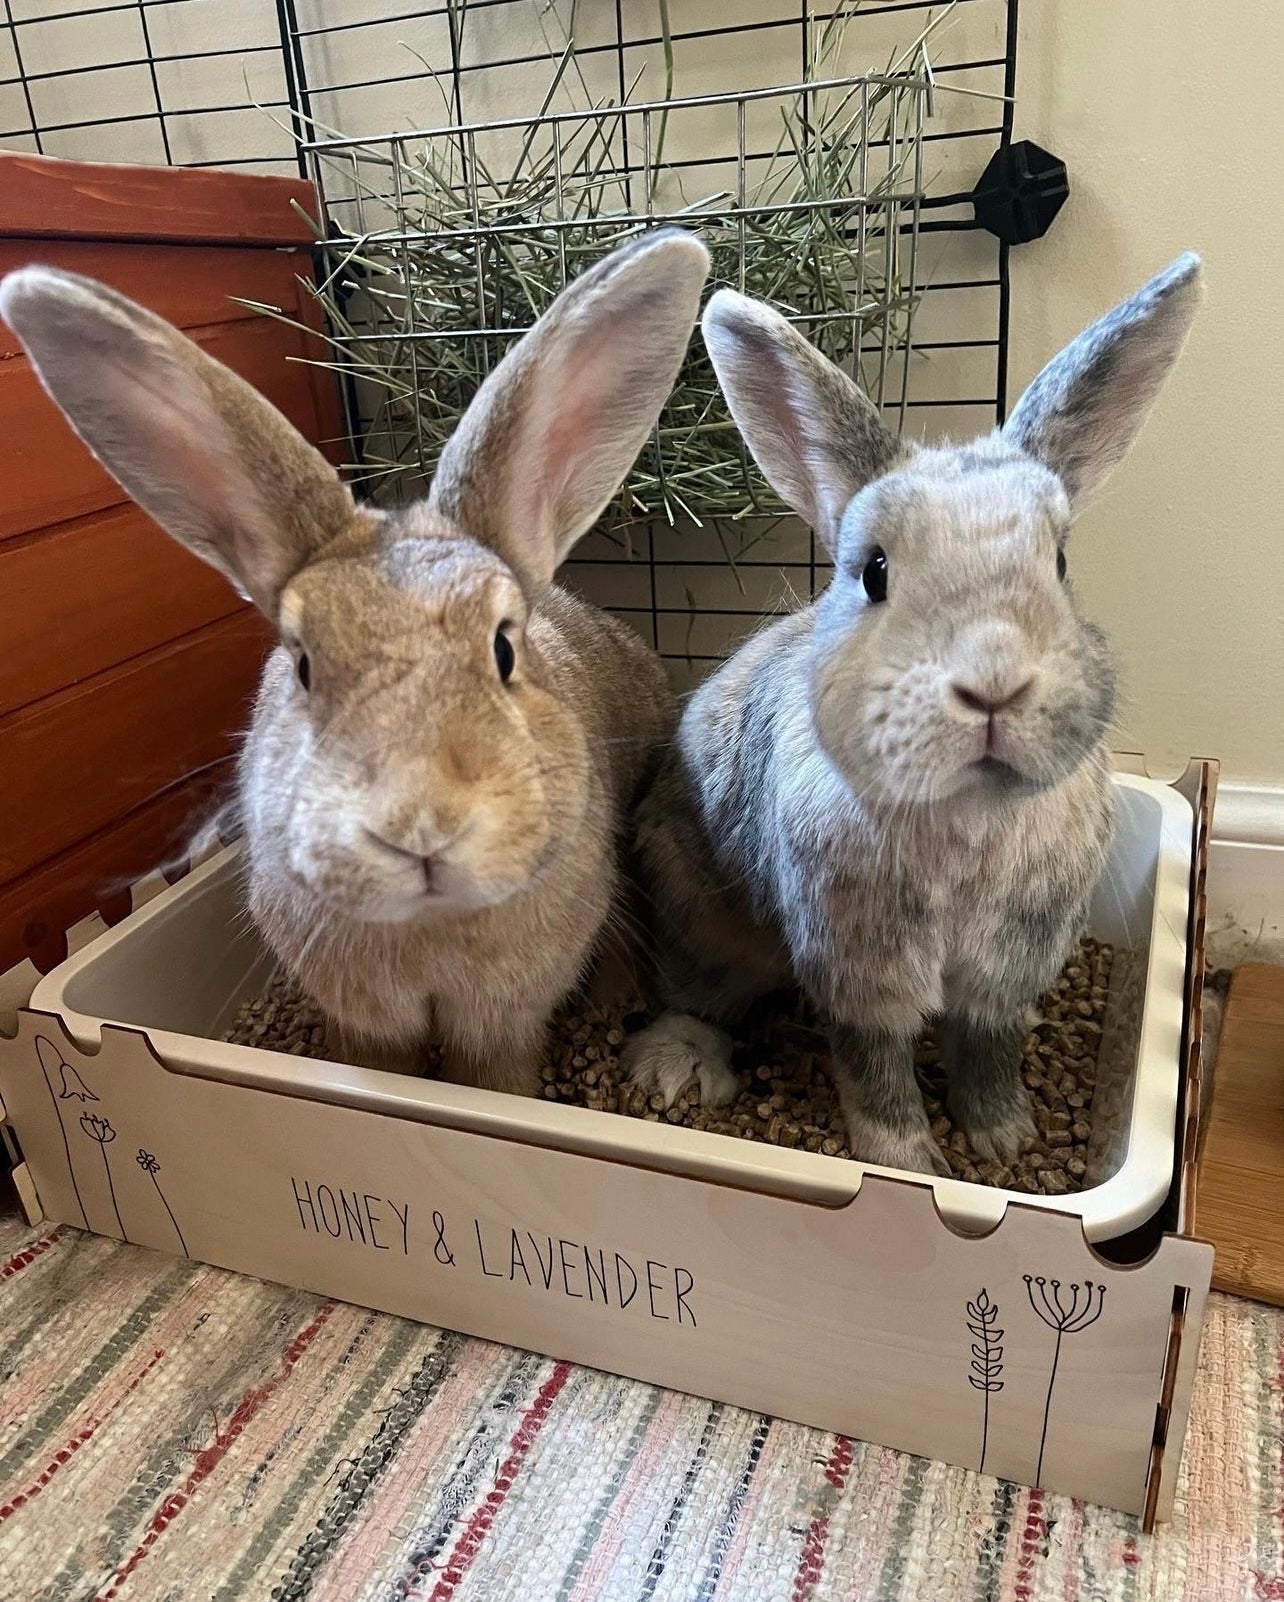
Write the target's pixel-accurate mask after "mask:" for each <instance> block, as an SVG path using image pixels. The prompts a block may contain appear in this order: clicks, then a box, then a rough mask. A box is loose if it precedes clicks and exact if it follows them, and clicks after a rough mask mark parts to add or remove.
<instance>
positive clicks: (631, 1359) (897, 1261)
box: [0, 892, 1211, 1512]
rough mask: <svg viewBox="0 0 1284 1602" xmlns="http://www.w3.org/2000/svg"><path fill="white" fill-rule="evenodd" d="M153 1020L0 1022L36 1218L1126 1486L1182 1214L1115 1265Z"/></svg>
mask: <svg viewBox="0 0 1284 1602" xmlns="http://www.w3.org/2000/svg"><path fill="white" fill-rule="evenodd" d="M180 894H181V892H180ZM122 947H123V942H122ZM124 971H125V970H124V969H123V968H122V970H121V972H122V974H123V973H124ZM94 1032H95V1033H96V1030H95V1031H94ZM153 1041H154V1046H153V1045H150V1044H149V1040H148V1038H147V1037H146V1036H144V1035H143V1034H141V1033H138V1032H134V1031H124V1030H121V1029H118V1028H114V1027H112V1026H110V1025H108V1026H106V1027H104V1028H103V1029H102V1039H101V1046H99V1045H98V1044H97V1043H96V1042H95V1044H94V1045H93V1046H91V1047H88V1048H85V1047H83V1046H81V1045H78V1044H77V1043H76V1042H75V1041H74V1040H73V1039H72V1038H71V1037H70V1035H69V1034H68V1033H67V1032H66V1031H65V1029H64V1028H63V1026H62V1025H61V1024H60V1023H59V1021H58V1020H57V1019H56V1018H54V1017H52V1016H49V1015H45V1014H40V1013H34V1012H27V1013H24V1014H22V1015H21V1018H20V1027H19V1034H18V1036H17V1038H16V1039H15V1040H13V1041H9V1040H3V1039H0V1091H2V1092H3V1100H4V1105H5V1108H6V1111H7V1114H8V1116H9V1118H10V1119H11V1120H12V1122H13V1125H14V1128H15V1129H16V1131H17V1133H18V1137H19V1139H20V1141H21V1143H22V1147H23V1151H24V1153H25V1156H26V1161H27V1164H28V1166H29V1168H30V1172H31V1178H32V1180H33V1182H34V1188H35V1190H36V1193H37V1195H38V1196H39V1200H40V1204H41V1206H42V1208H43V1210H44V1213H45V1215H46V1216H47V1217H49V1218H50V1219H53V1220H56V1221H58V1222H60V1223H67V1224H71V1225H73V1226H75V1227H77V1228H81V1227H83V1228H88V1229H91V1230H95V1231H97V1232H99V1233H101V1234H105V1235H114V1236H116V1237H117V1238H124V1239H128V1240H130V1241H132V1242H135V1243H138V1244H142V1245H146V1246H150V1247H153V1248H157V1249H159V1250H162V1251H168V1252H171V1253H175V1254H179V1255H185V1256H190V1257H193V1258H196V1259H198V1260H202V1261H205V1262H211V1263H215V1264H218V1265H220V1266H222V1267H226V1268H232V1269H235V1270H237V1271H239V1272H242V1273H250V1274H254V1275H256V1276H258V1277H260V1278H263V1279H270V1280H278V1281H282V1282H284V1283H286V1284H291V1285H296V1286H300V1287H303V1288H307V1289H309V1290H313V1291H318V1292H322V1293H324V1294H326V1295H330V1296H340V1297H343V1298H344V1299H345V1300H348V1301H352V1302H357V1303H359V1304H362V1305H365V1306H369V1307H376V1308H382V1309H384V1310H385V1311H388V1312H393V1313H397V1314H399V1315H402V1316H407V1317H411V1318H418V1319H422V1320H424V1321H427V1322H431V1323H434V1324H439V1325H445V1326H446V1327H447V1328H451V1329H458V1330H463V1331H466V1332H468V1333H470V1334H474V1335H480V1336H484V1337H485V1338H487V1339H490V1340H499V1341H504V1342H508V1343H511V1344H515V1345H518V1346H523V1347H528V1348H530V1349H531V1350H534V1351H538V1352H546V1353H550V1354H555V1355H557V1356H558V1357H563V1358H570V1359H572V1360H574V1361H576V1362H580V1363H587V1364H590V1365H592V1366H594V1367H597V1368H603V1369H607V1370H609V1371H612V1372H615V1373H620V1374H626V1375H630V1376H632V1377H634V1378H637V1379H641V1380H645V1381H647V1382H650V1383H656V1384H662V1385H666V1386H669V1387H671V1388H674V1389H678V1390H683V1391H687V1392H690V1393H692V1394H694V1395H698V1396H708V1397H715V1398H718V1399H720V1400H723V1401H726V1402H730V1403H732V1404H734V1405H737V1406H740V1407H746V1408H750V1409H752V1410H754V1411H762V1412H768V1413H771V1414H774V1415H776V1416H777V1417H781V1418H787V1419H796V1420H798V1421H800V1422H802V1423H806V1424H810V1425H814V1426H819V1427H821V1428H824V1429H828V1430H834V1431H839V1432H841V1433H843V1434H846V1435H854V1436H859V1437H861V1438H863V1439H865V1440H872V1441H879V1442H882V1443H884V1444H886V1445H889V1446H896V1447H898V1448H900V1449H901V1450H903V1451H909V1452H913V1453H917V1454H919V1455H922V1456H930V1457H935V1458H942V1459H944V1460H946V1461H947V1462H951V1463H958V1464H963V1465H965V1466H967V1467H969V1468H974V1469H977V1468H979V1469H981V1470H983V1471H984V1472H986V1473H990V1474H999V1475H1001V1476H1003V1477H1004V1478H1007V1479H1013V1480H1017V1481H1020V1482H1023V1483H1026V1484H1037V1485H1041V1486H1044V1487H1045V1488H1047V1489H1049V1490H1052V1491H1056V1492H1060V1493H1063V1494H1066V1495H1072V1496H1082V1497H1087V1498H1089V1499H1092V1500H1096V1501H1103V1502H1108V1503H1110V1504H1111V1505H1113V1506H1116V1507H1121V1508H1124V1509H1127V1510H1130V1511H1132V1512H1140V1511H1141V1509H1142V1507H1143V1504H1144V1501H1145V1494H1146V1486H1147V1483H1148V1480H1149V1477H1150V1458H1151V1445H1152V1440H1153V1438H1154V1434H1155V1429H1156V1420H1157V1410H1159V1409H1160V1408H1161V1407H1162V1406H1163V1405H1165V1402H1166V1400H1167V1397H1168V1393H1167V1392H1166V1389H1165V1384H1164V1377H1165V1369H1166V1366H1167V1358H1168V1354H1169V1350H1170V1336H1171V1332H1172V1308H1173V1302H1174V1293H1175V1292H1176V1293H1177V1294H1179V1295H1180V1296H1181V1297H1182V1298H1183V1300H1184V1303H1185V1306H1186V1308H1187V1319H1188V1326H1189V1328H1190V1329H1191V1330H1192V1331H1194V1330H1195V1329H1197V1328H1198V1325H1199V1321H1200V1318H1201V1317H1202V1312H1203V1302H1204V1295H1205V1291H1206V1289H1207V1284H1208V1269H1209V1258H1210V1256H1211V1253H1210V1251H1209V1249H1208V1247H1207V1246H1205V1245H1203V1244H1201V1243H1199V1242H1196V1241H1188V1240H1178V1239H1175V1238H1174V1237H1172V1236H1169V1237H1166V1238H1165V1239H1164V1240H1163V1242H1162V1243H1161V1245H1160V1247H1159V1249H1158V1251H1157V1252H1156V1253H1155V1254H1154V1256H1152V1257H1151V1258H1150V1259H1149V1260H1148V1261H1146V1262H1145V1263H1143V1264H1140V1265H1133V1266H1129V1267H1117V1266H1114V1265H1111V1264H1107V1263H1104V1262H1102V1261H1101V1259H1099V1258H1097V1257H1096V1256H1094V1254H1093V1253H1092V1252H1091V1251H1090V1250H1089V1249H1088V1247H1087V1246H1086V1245H1085V1243H1084V1238H1083V1232H1082V1228H1081V1226H1080V1224H1079V1221H1078V1220H1077V1219H1075V1218H1073V1217H1071V1216H1068V1215H1061V1214H1054V1213H1051V1212H1047V1211H1044V1210H1042V1209H1039V1208H1036V1207H1026V1206H1023V1205H1019V1204H1014V1205H1012V1206H1010V1207H1009V1208H1008V1210H1007V1213H1006V1215H1005V1217H1004V1219H1003V1220H1002V1222H1001V1223H1000V1224H999V1225H998V1226H997V1227H996V1228H995V1229H994V1230H992V1231H991V1232H990V1233H989V1234H988V1235H986V1236H984V1237H981V1238H971V1239H969V1238H965V1237H962V1236H959V1235H956V1234H954V1233H953V1232H952V1231H951V1230H949V1229H948V1228H946V1226H945V1225H944V1224H943V1223H942V1222H941V1219H940V1217H939V1216H938V1215H937V1213H936V1210H935V1208H934V1207H933V1203H932V1192H931V1187H930V1183H929V1182H927V1181H924V1180H922V1179H921V1178H919V1179H915V1180H913V1181H908V1180H907V1181H902V1180H898V1179H890V1178H883V1177H879V1176H874V1175H866V1176H865V1177H864V1179H863V1180H862V1181H861V1185H860V1189H859V1192H858V1193H857V1194H856V1195H855V1197H854V1198H853V1199H851V1200H850V1201H847V1202H846V1203H845V1204H843V1205H839V1206H833V1207H825V1206H820V1205H815V1204H810V1203H807V1202H804V1201H800V1200H798V1199H797V1198H794V1197H787V1196H779V1195H770V1194H765V1193H764V1192H763V1191H761V1190H757V1189H750V1188H747V1187H746V1186H743V1185H741V1184H733V1183H726V1184H721V1183H715V1182H709V1181H707V1180H702V1179H698V1178H695V1177H692V1176H690V1175H689V1174H685V1173H676V1172H662V1171H659V1170H658V1169H657V1168H655V1167H653V1166H650V1163H651V1161H652V1160H653V1153H652V1152H650V1151H648V1149H647V1141H648V1136H647V1133H646V1132H647V1131H648V1130H649V1129H653V1128H654V1127H655V1126H653V1125H646V1124H642V1125H638V1126H636V1128H637V1130H638V1131H639V1133H638V1134H637V1135H636V1137H635V1138H636V1146H635V1154H634V1156H633V1159H632V1160H629V1159H628V1158H625V1159H624V1160H620V1161H616V1160H612V1159H609V1158H608V1159H601V1158H592V1157H587V1156H583V1155H580V1154H577V1153H574V1152H570V1151H567V1150H564V1149H559V1148H558V1147H557V1146H546V1145H543V1144H539V1143H537V1139H535V1138H531V1136H530V1132H529V1131H527V1130H525V1129H524V1128H523V1122H522V1121H523V1118H524V1114H525V1109H526V1108H528V1107H529V1106H531V1105H532V1104H531V1103H529V1102H525V1101H523V1100H521V1099H520V1098H516V1097H506V1096H497V1095H494V1094H492V1093H489V1092H485V1091H476V1090H474V1091H472V1092H471V1094H466V1093H464V1092H463V1091H462V1090H461V1089H458V1088H457V1087H443V1086H439V1085H433V1084H432V1083H430V1082H425V1081H422V1080H416V1079H403V1078H402V1077H400V1076H391V1075H385V1074H378V1073H372V1072H370V1071H368V1070H361V1069H344V1068H342V1067H339V1066H337V1065H334V1066H332V1065H327V1064H323V1063H308V1064H306V1065H301V1064H300V1063H299V1062H297V1061H296V1060H295V1059H292V1058H287V1057H274V1056H273V1055H272V1054H271V1053H267V1052H254V1051H251V1050H247V1049H245V1048H234V1047H227V1046H224V1047H221V1048H217V1049H218V1050H219V1051H220V1053H221V1056H222V1058H223V1059H224V1063H223V1066H222V1067H221V1068H220V1070H219V1071H218V1074H217V1077H215V1076H213V1075H202V1074H200V1073H188V1072H181V1071H167V1068H166V1065H165V1060H164V1059H165V1058H166V1057H168V1060H169V1061H170V1063H171V1064H173V1065H174V1066H177V1062H178V1061H179V1060H181V1058H180V1056H179V1054H180V1053H181V1052H182V1050H183V1047H184V1042H183V1040H182V1037H179V1036H170V1035H166V1034H164V1033H163V1032H156V1033H155V1034H154V1036H153ZM211 1049H213V1048H211ZM232 1080H236V1081H239V1082H228V1081H232ZM564 1111H565V1112H566V1113H570V1112H571V1111H572V1109H569V1108H568V1109H564ZM610 1116H611V1115H610V1114H606V1113H591V1112H580V1119H581V1121H582V1120H594V1119H607V1118H609V1117H610ZM448 1121H453V1122H455V1123H456V1125H457V1126H456V1127H447V1122H448ZM465 1121H467V1122H465ZM461 1123H463V1124H464V1127H459V1126H458V1125H459V1124H461ZM469 1124H471V1127H469V1126H468V1125H469ZM714 1138H718V1137H714ZM140 1154H141V1156H142V1158H143V1159H144V1160H143V1161H141V1162H140V1161H139V1160H138V1159H139V1156H140ZM1178 1381H1179V1382H1182V1383H1188V1382H1189V1371H1187V1372H1186V1373H1185V1374H1184V1375H1180V1376H1178V1375H1176V1374H1174V1382H1178ZM1180 1444H1181V1443H1180V1441H1179V1440H1177V1439H1173V1438H1171V1437H1170V1442H1169V1445H1170V1449H1171V1451H1172V1455H1173V1458H1174V1460H1175V1459H1176V1458H1177V1457H1178V1456H1179V1455H1180Z"/></svg>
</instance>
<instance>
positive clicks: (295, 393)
mask: <svg viewBox="0 0 1284 1602" xmlns="http://www.w3.org/2000/svg"><path fill="white" fill-rule="evenodd" d="M193 337H195V338H196V341H197V343H198V344H199V345H200V346H201V347H202V349H204V350H206V351H208V352H209V354H210V355H211V356H213V357H215V358H216V359H217V360H218V361H221V362H223V363H225V364H226V365H227V366H228V367H231V368H233V369H234V370H235V371H236V372H238V373H240V375H241V376H242V377H243V378H245V379H246V380H248V382H249V383H251V384H253V385H254V387H255V388H256V389H258V390H260V391H262V393H263V394H264V395H266V396H267V398H268V399H269V400H270V401H271V402H272V403H273V405H274V406H278V407H279V408H280V409H281V411H283V412H284V413H285V415H286V416H287V417H288V418H289V419H290V421H291V422H292V423H293V424H294V425H295V426H296V427H297V428H299V429H300V430H301V431H302V432H303V433H304V434H305V435H307V436H308V437H310V438H311V437H315V435H316V433H317V427H318V421H317V416H316V405H317V402H316V395H315V393H314V389H313V377H312V373H313V369H311V368H308V367H306V366H303V365H301V364H300V363H299V362H298V361H293V362H292V361H290V360H289V358H290V357H300V356H315V355H317V354H318V350H317V348H316V347H315V344H314V342H313V341H312V339H311V338H310V336H308V335H306V334H304V333H301V332H299V331H298V330H296V329H292V328H287V327H286V326H285V325H284V324H282V323H278V322H274V321H272V320H270V319H268V318H265V317H259V318H255V319H253V320H252V321H249V322H240V323H228V324H223V325H221V326H219V327H216V328H213V329H205V330H200V331H197V332H196V333H195V334H194V336H193ZM0 482H3V483H4V486H5V490H4V496H3V499H2V500H0V540H4V539H6V538H9V537H12V536H13V535H15V534H25V533H28V532H30V531H31V530H32V529H35V528H43V527H47V526H49V525H50V524H52V523H61V522H63V521H65V520H66V519H68V518H72V517H83V516H84V515H85V514H86V513H89V512H96V511H100V510H102V509H103V508H105V507H108V506H118V505H120V504H121V502H122V501H124V500H125V499H126V497H125V493H124V491H123V490H122V489H121V488H120V486H119V485H118V484H117V483H116V481H115V480H114V479H113V478H111V477H110V475H109V474H108V473H106V472H105V471H104V470H103V468H101V467H100V466H99V465H98V463H97V462H96V461H95V460H94V459H93V457H92V456H90V454H89V452H88V451H87V450H86V449H85V447H84V446H83V445H82V444H81V443H80V441H79V440H78V439H77V438H76V436H75V435H74V434H73V432H72V430H71V428H70V427H69V425H68V424H67V423H66V421H65V420H64V419H63V416H62V413H61V412H60V411H59V410H58V408H57V407H56V406H55V405H54V403H53V402H52V401H51V400H50V399H49V397H48V396H47V395H46V394H45V392H44V390H43V389H42V388H41V387H40V381H39V380H38V379H37V377H36V375H35V373H34V372H33V371H32V370H31V367H30V365H29V363H28V362H27V360H26V358H25V357H14V358H12V359H11V360H9V361H7V362H5V363H3V365H0Z"/></svg>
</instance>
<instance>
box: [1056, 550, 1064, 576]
mask: <svg viewBox="0 0 1284 1602" xmlns="http://www.w3.org/2000/svg"><path fill="white" fill-rule="evenodd" d="M1065 576H1066V553H1065V552H1064V551H1058V552H1057V577H1058V578H1059V579H1064V578H1065Z"/></svg>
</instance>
